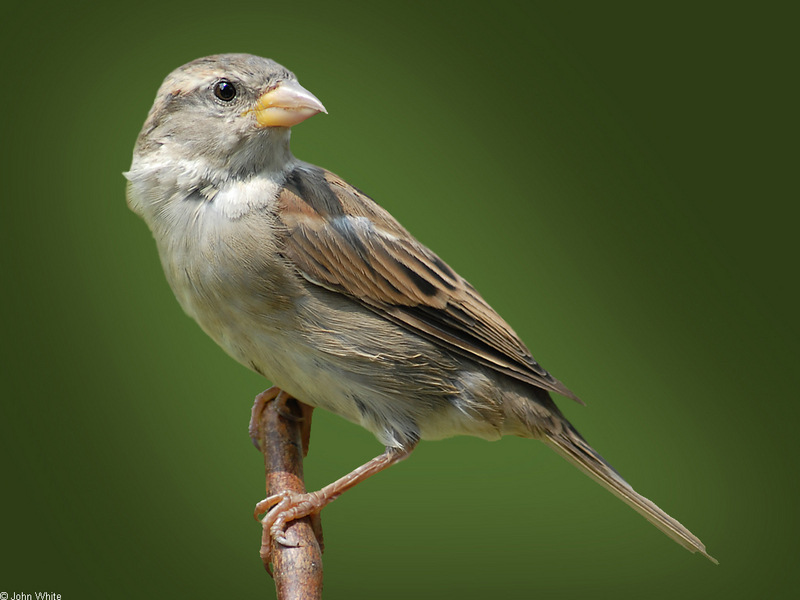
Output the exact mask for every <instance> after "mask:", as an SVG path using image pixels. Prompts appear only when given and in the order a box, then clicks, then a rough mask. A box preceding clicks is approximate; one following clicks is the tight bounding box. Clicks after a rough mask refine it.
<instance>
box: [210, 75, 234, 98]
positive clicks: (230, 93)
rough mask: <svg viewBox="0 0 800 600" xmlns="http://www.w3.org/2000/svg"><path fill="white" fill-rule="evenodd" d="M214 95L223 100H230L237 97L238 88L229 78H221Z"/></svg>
mask: <svg viewBox="0 0 800 600" xmlns="http://www.w3.org/2000/svg"><path fill="white" fill-rule="evenodd" d="M214 95H215V96H216V97H217V98H219V99H220V100H222V101H223V102H230V101H231V100H233V99H234V98H236V88H235V87H234V85H233V84H232V83H231V82H230V81H228V80H227V79H221V80H220V81H218V82H217V83H216V84H215V85H214Z"/></svg>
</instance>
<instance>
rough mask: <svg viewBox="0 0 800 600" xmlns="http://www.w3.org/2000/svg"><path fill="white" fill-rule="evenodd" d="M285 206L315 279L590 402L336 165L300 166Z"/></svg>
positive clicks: (298, 251) (287, 223)
mask: <svg viewBox="0 0 800 600" xmlns="http://www.w3.org/2000/svg"><path fill="white" fill-rule="evenodd" d="M278 215H279V219H280V221H281V222H282V224H283V226H284V227H283V228H281V229H282V238H283V239H282V240H281V241H282V246H283V252H284V253H285V256H286V257H287V258H289V259H291V261H292V262H293V263H294V265H295V266H296V268H297V270H298V271H299V272H300V274H301V275H302V276H303V277H304V278H305V279H307V280H308V281H310V282H311V283H313V284H316V285H319V286H321V287H324V288H326V289H328V290H331V291H335V292H339V293H342V294H345V295H347V296H349V297H350V298H353V299H354V300H356V301H358V302H360V303H361V304H362V305H364V306H365V307H367V308H369V309H371V310H373V311H374V312H376V313H377V314H379V315H381V316H382V317H384V318H387V319H390V320H391V321H394V322H395V323H397V324H398V325H401V326H403V327H405V328H406V329H408V330H409V331H411V332H413V333H415V334H417V335H420V336H422V337H424V338H426V339H428V340H430V341H432V342H434V343H435V344H438V345H440V346H443V347H445V348H447V349H448V350H452V351H454V352H457V353H459V354H461V355H463V356H466V357H469V358H471V359H473V360H475V361H477V362H479V363H481V364H483V365H486V366H488V367H491V368H492V369H494V370H496V371H499V372H501V373H504V374H506V375H509V376H511V377H514V378H516V379H518V380H520V381H524V382H526V383H529V384H531V385H534V386H537V387H540V388H543V389H546V390H551V391H554V392H558V393H559V394H562V395H564V396H567V397H569V398H572V399H574V400H576V401H578V402H581V401H580V400H579V399H578V398H577V397H576V396H575V394H573V393H572V392H571V391H570V390H569V389H567V388H566V387H565V386H564V385H563V384H562V383H561V382H560V381H558V380H557V379H555V378H554V377H553V376H552V375H550V374H549V373H548V372H547V371H545V370H544V369H543V368H542V367H541V366H540V365H539V364H538V363H537V362H536V361H535V360H534V359H533V357H532V356H531V354H530V352H529V350H528V349H527V348H526V347H525V344H523V343H522V341H521V340H520V339H519V337H517V335H516V334H515V333H514V331H513V330H512V329H511V327H509V326H508V324H507V323H506V322H505V321H504V320H503V319H502V318H501V317H500V316H499V315H498V314H497V313H496V312H495V311H494V310H492V308H491V307H490V306H489V305H488V304H487V303H486V301H485V300H484V299H483V298H481V296H480V295H479V294H478V292H477V291H475V289H474V288H473V287H472V286H471V285H470V284H469V283H467V282H466V281H465V280H464V279H462V278H461V277H460V276H459V275H458V274H457V273H456V272H455V271H453V270H452V269H451V268H450V267H449V266H447V264H446V263H445V262H444V261H443V260H441V259H440V258H439V257H438V256H436V255H435V254H434V253H433V252H431V251H430V250H428V249H427V248H426V247H425V246H423V245H422V244H421V243H419V242H418V241H417V240H416V239H414V238H413V237H412V236H411V234H409V233H408V232H407V231H406V230H405V229H404V228H403V227H402V226H401V225H400V224H399V223H398V222H397V221H396V220H395V219H394V218H393V217H392V216H391V215H390V214H389V213H388V212H387V211H385V210H384V209H382V208H381V207H380V206H378V205H377V204H376V203H375V202H373V201H372V200H371V199H370V198H369V197H368V196H366V195H365V194H364V193H362V192H360V191H359V190H357V189H356V188H354V187H352V186H351V185H349V184H347V183H346V182H345V181H343V180H342V179H340V178H339V177H337V176H336V175H334V174H332V173H330V172H328V171H325V170H323V169H320V168H317V167H312V166H310V165H302V166H298V167H296V168H295V169H293V170H292V171H291V173H290V174H289V175H288V177H287V178H286V181H285V183H284V186H283V189H282V190H281V192H280V195H279V197H278ZM581 403H582V402H581Z"/></svg>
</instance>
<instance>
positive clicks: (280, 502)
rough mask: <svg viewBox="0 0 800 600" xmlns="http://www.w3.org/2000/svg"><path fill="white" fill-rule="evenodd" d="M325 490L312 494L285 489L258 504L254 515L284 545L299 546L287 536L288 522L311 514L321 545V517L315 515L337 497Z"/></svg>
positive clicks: (273, 537)
mask: <svg viewBox="0 0 800 600" xmlns="http://www.w3.org/2000/svg"><path fill="white" fill-rule="evenodd" d="M323 492H324V490H320V491H319V492H313V493H310V494H300V493H297V492H290V491H283V492H280V493H278V494H274V495H272V496H270V497H268V498H266V499H264V500H262V501H261V502H259V503H258V504H256V508H255V510H254V511H253V517H255V519H256V520H260V521H261V524H262V526H263V527H264V529H265V530H269V534H270V536H271V537H272V539H274V540H275V541H276V542H278V543H279V544H282V545H283V546H288V547H297V544H295V543H293V542H290V541H289V540H288V539H287V538H286V535H285V533H286V524H287V523H289V522H290V521H295V520H297V519H302V518H303V517H307V516H311V517H312V525H313V526H314V530H315V532H314V533H315V534H316V537H317V541H318V542H319V543H320V547H321V546H322V530H321V527H320V523H319V519H315V518H314V517H315V516H318V515H319V511H321V510H322V509H323V508H324V507H325V506H327V505H328V504H329V503H330V502H332V501H333V500H335V499H336V495H334V496H332V497H329V496H328V495H326V494H324V493H323ZM337 495H338V494H337ZM264 513H266V515H264V518H263V519H259V517H260V515H262V514H264Z"/></svg>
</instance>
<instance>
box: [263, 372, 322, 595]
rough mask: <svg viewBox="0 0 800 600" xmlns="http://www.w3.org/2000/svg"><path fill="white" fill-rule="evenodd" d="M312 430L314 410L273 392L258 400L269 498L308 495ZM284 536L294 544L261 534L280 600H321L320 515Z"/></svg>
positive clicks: (300, 522)
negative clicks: (305, 462)
mask: <svg viewBox="0 0 800 600" xmlns="http://www.w3.org/2000/svg"><path fill="white" fill-rule="evenodd" d="M259 413H260V415H259ZM254 424H255V427H254ZM310 427H311V408H310V407H308V406H306V405H304V404H302V403H301V402H299V401H297V400H296V399H294V398H292V397H291V396H289V395H288V394H286V393H285V392H282V391H280V390H277V389H275V388H272V389H270V390H267V391H265V392H263V393H262V394H260V395H259V397H258V398H256V404H255V406H254V407H253V421H251V436H254V439H256V440H257V441H258V445H259V448H260V449H261V451H262V452H263V454H264V467H265V470H266V476H267V496H270V495H272V494H277V493H280V492H283V491H292V492H297V493H301V494H302V493H305V491H306V489H305V483H304V482H303V456H304V455H305V453H306V452H307V451H308V436H309V432H310ZM285 535H286V538H287V539H288V540H289V541H290V542H291V543H292V544H293V546H284V545H282V544H279V543H277V542H276V541H275V540H273V539H272V538H271V536H270V534H269V530H268V528H267V527H264V530H263V532H262V536H261V551H260V555H261V559H262V561H264V567H265V568H266V569H267V571H269V572H270V573H271V574H272V575H273V577H274V579H275V589H276V591H277V597H278V600H312V599H318V598H321V597H322V558H321V554H322V552H321V548H320V543H318V542H317V540H318V539H319V540H321V539H322V531H321V527H320V522H319V515H316V516H315V517H304V518H302V519H297V520H294V521H291V522H290V523H289V524H288V525H287V527H286V533H285ZM270 563H272V565H273V567H274V569H273V570H272V571H270Z"/></svg>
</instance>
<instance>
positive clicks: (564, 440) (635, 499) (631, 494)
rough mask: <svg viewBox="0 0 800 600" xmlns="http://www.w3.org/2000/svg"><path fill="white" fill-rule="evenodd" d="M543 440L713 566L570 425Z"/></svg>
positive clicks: (694, 543) (680, 528)
mask: <svg viewBox="0 0 800 600" xmlns="http://www.w3.org/2000/svg"><path fill="white" fill-rule="evenodd" d="M542 441H543V442H544V443H546V444H547V445H548V446H550V447H551V448H552V449H553V450H555V451H556V452H557V453H558V454H560V455H561V456H563V457H564V458H566V459H567V460H568V461H569V462H571V463H572V464H574V465H575V466H576V467H578V468H579V469H580V470H582V471H583V472H584V473H586V474H587V475H589V477H591V478H592V479H594V480H595V481H597V482H598V483H600V484H601V485H603V486H604V487H605V488H607V489H608V490H610V491H611V492H612V493H613V494H615V495H616V496H617V497H619V498H621V499H622V500H624V501H625V502H627V503H628V504H629V505H630V506H631V507H632V508H633V509H634V510H636V511H637V512H638V513H639V514H641V515H642V516H643V517H644V518H645V519H647V520H648V521H650V522H651V523H652V524H653V525H655V526H656V527H658V528H659V529H660V530H661V531H663V532H664V533H665V534H666V535H668V536H669V537H671V538H672V539H673V540H675V541H676V542H678V543H679V544H680V545H681V546H683V547H684V548H686V549H687V550H689V551H691V552H700V553H701V554H702V555H703V556H705V557H706V558H707V559H709V560H710V561H712V562H713V563H715V564H719V563H718V561H717V560H716V559H715V558H714V557H712V556H710V555H709V554H708V553H707V552H706V547H705V546H704V545H703V543H702V542H701V541H700V540H699V539H697V537H695V536H694V535H693V534H692V532H691V531H689V530H688V529H686V527H684V526H683V525H681V524H680V523H679V522H678V521H676V520H675V519H673V518H672V517H670V516H669V515H668V514H667V513H665V512H664V511H663V510H661V509H660V508H659V507H658V506H656V505H655V504H654V503H653V502H651V501H650V500H648V499H647V498H645V497H644V496H642V495H640V494H638V493H636V491H634V489H633V488H632V487H631V486H630V485H629V484H628V482H627V481H625V480H624V479H623V478H622V477H621V476H620V475H619V473H617V471H616V470H615V469H614V468H613V467H612V466H611V465H609V464H608V463H607V462H606V461H605V460H604V459H603V457H601V456H600V455H599V454H598V453H597V452H596V451H595V450H594V448H592V447H591V446H590V445H589V444H588V443H586V441H585V440H584V439H583V438H582V437H581V436H580V434H578V432H577V431H575V430H574V429H573V428H572V427H571V426H567V427H566V428H565V429H563V430H562V431H560V432H559V434H554V435H546V436H544V437H543V438H542Z"/></svg>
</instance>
